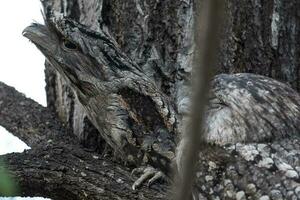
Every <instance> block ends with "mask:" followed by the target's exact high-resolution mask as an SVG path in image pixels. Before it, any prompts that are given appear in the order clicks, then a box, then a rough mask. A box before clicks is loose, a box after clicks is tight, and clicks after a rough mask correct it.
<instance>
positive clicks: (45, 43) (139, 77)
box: [24, 19, 176, 172]
mask: <svg viewBox="0 0 300 200" xmlns="http://www.w3.org/2000/svg"><path fill="white" fill-rule="evenodd" d="M24 36H26V37H27V38H29V39H30V40H31V41H32V42H33V43H34V44H35V45H36V46H37V47H38V48H39V49H40V50H41V52H42V53H43V54H44V55H45V56H46V58H47V59H48V60H49V62H50V63H51V64H52V65H53V67H54V68H55V69H56V70H58V71H59V72H60V73H61V74H62V75H63V77H65V79H66V80H67V81H69V83H70V85H71V86H72V88H73V89H74V91H75V93H76V95H77V97H78V99H79V101H80V103H81V104H82V105H83V107H84V108H85V110H86V112H87V115H88V117H89V119H90V120H91V122H92V123H93V124H94V125H95V127H96V128H97V129H98V130H99V132H100V134H101V135H102V136H103V138H104V139H105V140H106V142H107V143H108V144H109V145H110V146H111V147H113V149H114V150H115V151H116V154H117V155H118V156H119V157H120V158H122V159H123V160H124V161H126V162H127V163H129V164H132V165H134V166H140V165H151V166H155V167H157V168H160V169H162V170H164V171H165V172H167V169H169V164H170V160H171V159H173V158H174V156H175V153H174V149H175V145H176V144H175V139H176V137H175V132H176V130H175V125H176V123H175V113H174V111H173V108H172V106H171V104H170V103H169V102H168V101H169V100H168V97H167V96H165V95H164V94H163V93H162V92H160V90H159V89H158V88H157V87H156V86H155V84H154V83H153V82H152V81H151V80H150V79H149V78H147V76H145V75H144V74H143V73H142V71H141V69H140V68H139V66H138V65H136V64H135V63H133V62H132V61H131V60H130V59H129V58H128V57H127V56H126V55H124V54H123V53H122V52H121V50H120V49H119V48H118V47H117V44H116V43H115V42H114V40H113V39H112V38H111V37H110V36H109V35H108V34H107V33H105V32H94V31H91V30H89V29H88V28H87V27H85V26H82V25H80V24H78V23H76V22H74V21H72V20H69V19H57V20H56V19H47V20H46V26H44V25H40V24H32V25H31V26H29V27H27V28H26V29H25V30H24Z"/></svg>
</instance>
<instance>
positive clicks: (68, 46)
mask: <svg viewBox="0 0 300 200" xmlns="http://www.w3.org/2000/svg"><path fill="white" fill-rule="evenodd" d="M63 45H64V47H65V48H66V49H68V50H77V49H78V47H77V45H76V44H75V43H73V42H71V41H70V40H67V39H64V40H63Z"/></svg>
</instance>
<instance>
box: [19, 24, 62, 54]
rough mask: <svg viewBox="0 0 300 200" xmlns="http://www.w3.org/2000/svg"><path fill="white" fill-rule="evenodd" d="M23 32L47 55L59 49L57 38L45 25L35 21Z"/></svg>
mask: <svg viewBox="0 0 300 200" xmlns="http://www.w3.org/2000/svg"><path fill="white" fill-rule="evenodd" d="M22 34H23V36H24V37H26V38H28V39H29V40H30V41H31V42H33V43H34V44H35V45H36V46H37V48H38V49H39V50H40V51H41V52H42V53H43V54H44V55H45V56H46V57H49V56H51V55H52V56H53V55H54V53H55V52H56V50H57V42H58V41H57V38H53V34H51V33H50V31H49V29H48V28H47V27H46V26H45V25H42V24H37V23H33V24H31V25H30V26H28V27H26V28H25V29H24V30H23V32H22Z"/></svg>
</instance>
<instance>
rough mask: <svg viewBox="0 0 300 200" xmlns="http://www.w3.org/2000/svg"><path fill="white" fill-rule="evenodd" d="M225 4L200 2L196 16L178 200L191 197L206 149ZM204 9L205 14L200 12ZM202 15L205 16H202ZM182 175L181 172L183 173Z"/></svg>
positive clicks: (205, 0) (215, 0)
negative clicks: (205, 129)
mask: <svg viewBox="0 0 300 200" xmlns="http://www.w3.org/2000/svg"><path fill="white" fill-rule="evenodd" d="M223 4H224V0H203V1H197V2H196V12H195V29H194V30H195V43H196V44H195V55H194V60H193V65H194V66H193V70H194V72H193V73H194V74H193V90H194V94H193V97H192V107H191V108H192V109H191V117H190V122H189V124H188V126H186V133H184V136H183V139H184V140H185V141H186V142H185V146H184V156H185V157H184V161H185V162H184V163H182V167H183V172H182V174H180V177H181V183H180V184H179V185H178V186H177V191H178V192H176V193H177V194H176V197H175V198H174V199H176V200H186V199H188V197H190V196H191V188H192V183H193V180H194V179H193V177H194V171H195V169H194V168H195V164H196V162H197V160H198V153H199V151H200V150H201V149H203V148H205V141H204V133H203V128H202V125H203V120H204V117H203V116H204V111H205V105H206V103H207V96H208V91H209V86H210V84H209V82H210V80H211V79H212V77H213V73H214V69H215V66H216V62H217V52H218V47H219V40H220V39H219V29H220V26H221V24H222V19H223V18H224V14H223V8H224V5H223ZM200 7H201V10H200ZM200 13H201V14H200ZM179 173H180V172H179Z"/></svg>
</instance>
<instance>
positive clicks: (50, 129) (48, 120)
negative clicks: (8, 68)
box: [0, 82, 65, 147]
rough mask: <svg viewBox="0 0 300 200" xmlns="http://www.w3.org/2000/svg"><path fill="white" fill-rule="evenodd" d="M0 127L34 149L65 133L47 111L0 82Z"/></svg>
mask: <svg viewBox="0 0 300 200" xmlns="http://www.w3.org/2000/svg"><path fill="white" fill-rule="evenodd" d="M0 125H1V126H3V127H4V128H6V129H7V130H8V131H10V132H11V133H12V134H14V135H15V136H17V137H19V138H20V139H21V140H23V141H24V142H25V143H27V145H29V146H31V147H34V146H36V145H37V144H39V143H40V142H42V141H45V140H46V138H47V137H49V136H50V135H52V136H55V135H60V134H61V133H64V132H65V129H64V128H63V125H62V124H61V123H60V122H59V121H58V120H57V119H56V118H55V115H54V114H52V113H51V112H49V110H48V109H47V108H45V107H43V106H41V105H39V104H38V103H36V102H35V101H33V100H32V99H29V98H26V97H25V96H24V95H23V94H21V93H19V92H18V91H16V90H15V89H14V88H12V87H10V86H7V85H6V84H4V83H1V82H0Z"/></svg>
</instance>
